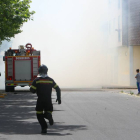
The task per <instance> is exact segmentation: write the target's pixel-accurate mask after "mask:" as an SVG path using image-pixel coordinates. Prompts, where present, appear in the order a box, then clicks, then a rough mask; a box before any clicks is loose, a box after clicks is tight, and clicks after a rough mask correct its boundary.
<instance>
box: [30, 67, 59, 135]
mask: <svg viewBox="0 0 140 140" xmlns="http://www.w3.org/2000/svg"><path fill="white" fill-rule="evenodd" d="M38 72H39V74H40V77H37V78H36V79H35V80H34V81H33V83H32V85H31V87H30V91H31V92H32V93H36V94H37V96H38V99H37V103H36V116H37V119H38V122H39V123H40V125H41V129H42V130H41V133H42V134H46V133H47V128H48V126H47V123H46V121H45V119H48V120H49V124H50V125H53V123H54V121H53V117H52V112H53V105H52V99H51V94H52V88H54V89H55V90H56V93H57V101H58V104H61V90H60V88H59V86H58V85H57V84H56V83H55V81H54V80H53V79H52V78H50V77H49V76H48V75H47V72H48V68H47V67H46V66H45V65H41V66H40V67H39V70H38Z"/></svg>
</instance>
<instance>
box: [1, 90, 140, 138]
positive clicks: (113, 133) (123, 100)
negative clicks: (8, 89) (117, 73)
mask: <svg viewBox="0 0 140 140" xmlns="http://www.w3.org/2000/svg"><path fill="white" fill-rule="evenodd" d="M136 92H137V91H136V90H134V93H136ZM36 98H37V97H36V95H35V94H31V93H30V92H17V94H13V93H7V96H5V98H0V140H39V139H40V140H46V139H47V140H56V139H57V140H139V139H140V97H138V96H132V95H128V94H124V93H120V92H119V91H118V90H114V91H113V90H109V91H107V90H106V91H105V90H104V91H103V90H101V91H100V90H99V91H63V92H62V104H61V105H58V104H57V103H56V102H55V99H56V95H55V93H54V92H53V94H52V100H53V105H54V112H53V118H54V121H55V123H54V125H53V126H49V128H48V134H47V135H41V134H40V131H41V130H40V126H39V124H38V122H37V119H36V115H35V104H36Z"/></svg>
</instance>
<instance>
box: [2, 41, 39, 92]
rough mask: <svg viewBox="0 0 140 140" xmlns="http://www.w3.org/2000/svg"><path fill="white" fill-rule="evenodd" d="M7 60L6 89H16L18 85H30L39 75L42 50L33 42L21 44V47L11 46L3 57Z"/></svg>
mask: <svg viewBox="0 0 140 140" xmlns="http://www.w3.org/2000/svg"><path fill="white" fill-rule="evenodd" d="M3 61H5V91H6V92H9V91H11V92H12V91H14V89H15V87H16V86H21V87H24V86H30V85H31V83H32V81H33V80H34V79H35V78H36V77H37V75H38V68H39V66H40V51H37V50H35V49H34V48H33V47H32V44H30V43H27V44H26V45H25V46H23V45H20V46H19V49H11V48H9V49H8V50H7V51H5V56H4V57H3Z"/></svg>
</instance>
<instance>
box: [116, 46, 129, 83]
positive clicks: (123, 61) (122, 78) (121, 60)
mask: <svg viewBox="0 0 140 140" xmlns="http://www.w3.org/2000/svg"><path fill="white" fill-rule="evenodd" d="M129 57H130V53H129V48H128V47H118V85H120V86H129V85H130V77H129V75H130V69H129V66H130V63H129V61H130V59H129Z"/></svg>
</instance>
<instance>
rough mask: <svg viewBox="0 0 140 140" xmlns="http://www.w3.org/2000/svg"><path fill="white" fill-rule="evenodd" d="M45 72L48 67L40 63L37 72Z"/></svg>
mask: <svg viewBox="0 0 140 140" xmlns="http://www.w3.org/2000/svg"><path fill="white" fill-rule="evenodd" d="M47 72H48V68H47V66H45V65H41V66H40V67H39V69H38V73H39V74H47Z"/></svg>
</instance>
